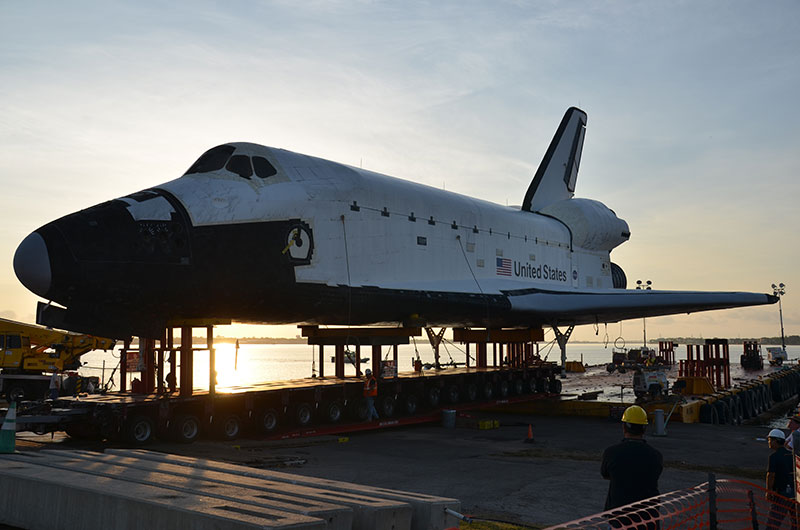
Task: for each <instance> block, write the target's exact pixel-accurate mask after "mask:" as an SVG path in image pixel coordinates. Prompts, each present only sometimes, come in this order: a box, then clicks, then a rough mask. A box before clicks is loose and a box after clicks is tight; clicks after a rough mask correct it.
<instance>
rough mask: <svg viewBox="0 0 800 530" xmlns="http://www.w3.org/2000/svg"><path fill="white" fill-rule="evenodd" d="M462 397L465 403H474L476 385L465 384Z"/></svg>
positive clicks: (476, 391)
mask: <svg viewBox="0 0 800 530" xmlns="http://www.w3.org/2000/svg"><path fill="white" fill-rule="evenodd" d="M464 396H465V398H466V400H467V401H475V400H476V399H478V385H476V384H475V383H469V384H467V388H466V392H465V393H464Z"/></svg>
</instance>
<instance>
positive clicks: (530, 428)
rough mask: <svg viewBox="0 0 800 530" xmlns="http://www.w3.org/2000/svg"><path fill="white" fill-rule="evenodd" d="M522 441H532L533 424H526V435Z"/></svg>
mask: <svg viewBox="0 0 800 530" xmlns="http://www.w3.org/2000/svg"><path fill="white" fill-rule="evenodd" d="M524 441H525V443H526V444H532V443H533V425H531V424H530V423H529V424H528V437H527V438H525V440H524Z"/></svg>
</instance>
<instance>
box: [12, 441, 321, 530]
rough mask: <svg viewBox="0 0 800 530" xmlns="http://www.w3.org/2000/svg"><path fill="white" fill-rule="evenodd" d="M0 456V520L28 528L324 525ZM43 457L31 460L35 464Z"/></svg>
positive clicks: (231, 529) (213, 529) (239, 529)
mask: <svg viewBox="0 0 800 530" xmlns="http://www.w3.org/2000/svg"><path fill="white" fill-rule="evenodd" d="M25 458H26V457H25V456H23V455H0V522H2V523H3V524H7V525H11V526H17V527H21V528H26V529H28V530H40V529H41V530H45V529H47V530H49V529H52V528H59V529H62V530H105V529H107V528H115V529H119V530H129V529H130V530H134V529H141V528H147V529H148V530H168V529H174V528H192V529H193V530H248V529H265V528H270V529H290V528H291V529H313V530H317V529H319V530H322V529H324V528H325V527H326V523H325V521H323V520H321V519H318V518H313V517H308V516H305V515H299V514H292V513H288V512H282V511H278V510H272V509H268V508H264V507H259V506H253V505H248V504H242V503H238V502H231V501H222V500H220V499H216V498H211V497H208V496H205V495H197V494H193V495H189V494H182V493H179V492H176V491H175V490H172V489H166V488H159V487H155V486H148V485H143V484H137V483H132V482H128V481H125V480H124V479H114V478H108V477H101V476H92V475H89V474H86V473H75V472H74V471H68V470H65V469H59V468H54V467H51V466H46V465H40V464H38V463H33V462H26V461H24V459H25ZM44 460H45V459H37V460H35V461H36V462H41V461H44Z"/></svg>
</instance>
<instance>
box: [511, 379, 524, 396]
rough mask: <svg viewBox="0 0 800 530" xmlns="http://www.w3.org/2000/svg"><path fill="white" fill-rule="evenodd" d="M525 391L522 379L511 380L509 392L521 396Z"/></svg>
mask: <svg viewBox="0 0 800 530" xmlns="http://www.w3.org/2000/svg"><path fill="white" fill-rule="evenodd" d="M524 391H525V383H523V382H522V379H514V380H513V381H512V382H511V393H512V394H514V395H515V396H521V395H522V394H523V392H524Z"/></svg>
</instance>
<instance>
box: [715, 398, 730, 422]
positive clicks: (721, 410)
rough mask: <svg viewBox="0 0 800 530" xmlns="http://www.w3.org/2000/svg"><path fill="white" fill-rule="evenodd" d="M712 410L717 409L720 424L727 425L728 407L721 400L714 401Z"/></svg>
mask: <svg viewBox="0 0 800 530" xmlns="http://www.w3.org/2000/svg"><path fill="white" fill-rule="evenodd" d="M714 410H716V411H717V416H718V418H719V423H720V425H728V424H729V423H730V422H731V421H730V407H729V406H728V404H727V403H726V402H724V401H722V400H719V401H716V402H714Z"/></svg>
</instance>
